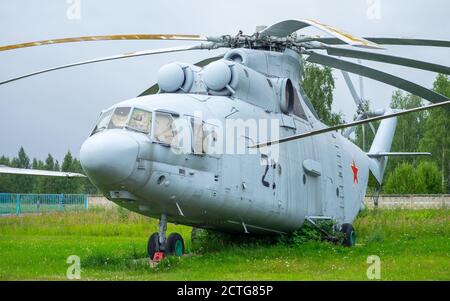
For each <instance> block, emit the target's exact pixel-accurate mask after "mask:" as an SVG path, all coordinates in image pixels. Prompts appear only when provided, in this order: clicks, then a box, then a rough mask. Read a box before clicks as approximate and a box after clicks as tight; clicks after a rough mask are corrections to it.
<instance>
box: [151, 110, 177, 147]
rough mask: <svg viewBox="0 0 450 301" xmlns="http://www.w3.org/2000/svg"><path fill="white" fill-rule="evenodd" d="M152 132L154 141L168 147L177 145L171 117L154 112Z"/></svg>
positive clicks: (175, 131)
mask: <svg viewBox="0 0 450 301" xmlns="http://www.w3.org/2000/svg"><path fill="white" fill-rule="evenodd" d="M154 131H155V134H154V137H155V139H156V141H158V142H162V143H165V144H168V145H177V143H178V141H177V140H178V139H177V130H176V127H175V125H174V119H173V117H172V115H170V114H167V113H161V112H156V113H155V126H154Z"/></svg>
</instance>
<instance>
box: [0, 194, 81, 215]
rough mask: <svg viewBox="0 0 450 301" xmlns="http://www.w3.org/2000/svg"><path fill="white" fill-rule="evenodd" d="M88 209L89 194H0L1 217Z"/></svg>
mask: <svg viewBox="0 0 450 301" xmlns="http://www.w3.org/2000/svg"><path fill="white" fill-rule="evenodd" d="M82 209H88V196H87V194H21V193H0V215H1V214H20V213H36V212H53V211H69V210H82Z"/></svg>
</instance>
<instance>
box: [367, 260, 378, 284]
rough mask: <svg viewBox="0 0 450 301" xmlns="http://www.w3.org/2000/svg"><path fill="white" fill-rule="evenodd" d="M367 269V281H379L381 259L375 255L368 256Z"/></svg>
mask: <svg viewBox="0 0 450 301" xmlns="http://www.w3.org/2000/svg"><path fill="white" fill-rule="evenodd" d="M366 262H367V264H369V267H368V268H367V271H366V275H367V279H370V280H380V279H381V259H380V257H379V256H377V255H370V256H369V257H367V260H366Z"/></svg>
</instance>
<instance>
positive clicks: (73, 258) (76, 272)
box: [66, 255, 81, 280]
mask: <svg viewBox="0 0 450 301" xmlns="http://www.w3.org/2000/svg"><path fill="white" fill-rule="evenodd" d="M66 263H68V264H70V266H69V267H68V268H67V271H66V276H67V279H69V280H75V279H76V280H78V279H81V264H80V257H78V256H77V255H70V256H69V257H67V260H66Z"/></svg>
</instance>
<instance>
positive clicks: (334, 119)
mask: <svg viewBox="0 0 450 301" xmlns="http://www.w3.org/2000/svg"><path fill="white" fill-rule="evenodd" d="M304 74H305V75H304V76H303V80H302V82H301V85H302V87H303V89H304V90H305V93H306V95H307V96H308V98H309V99H310V100H311V102H312V105H313V106H314V109H315V110H316V112H317V115H319V118H320V120H321V121H322V122H323V123H325V124H327V125H336V124H339V123H343V122H344V120H343V118H342V113H338V114H336V113H333V112H332V111H331V105H332V104H333V90H334V87H335V84H334V78H333V73H332V69H331V68H329V67H320V66H317V65H315V64H311V63H306V64H305V73H304Z"/></svg>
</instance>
